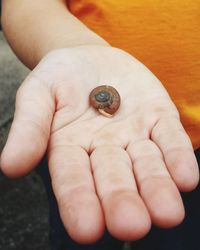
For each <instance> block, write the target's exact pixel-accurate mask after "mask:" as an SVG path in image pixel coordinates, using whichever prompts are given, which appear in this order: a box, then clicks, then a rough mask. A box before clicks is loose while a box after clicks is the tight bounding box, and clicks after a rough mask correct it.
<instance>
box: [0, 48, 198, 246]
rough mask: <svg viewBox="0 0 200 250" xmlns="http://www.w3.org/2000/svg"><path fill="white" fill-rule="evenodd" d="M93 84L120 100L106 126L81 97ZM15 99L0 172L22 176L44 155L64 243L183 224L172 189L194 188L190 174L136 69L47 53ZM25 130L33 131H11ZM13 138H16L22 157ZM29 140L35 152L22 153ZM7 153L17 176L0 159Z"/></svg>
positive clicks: (109, 52) (158, 88)
mask: <svg viewBox="0 0 200 250" xmlns="http://www.w3.org/2000/svg"><path fill="white" fill-rule="evenodd" d="M102 84H108V85H112V86H114V87H115V88H116V89H117V90H118V92H119V93H120V96H121V100H122V102H121V106H120V109H119V110H118V112H117V113H116V115H115V116H113V117H112V118H107V117H104V116H102V115H101V114H99V113H97V111H95V110H94V109H93V108H92V107H90V106H89V102H88V96H89V93H90V91H91V90H92V89H93V88H95V87H96V86H98V85H102ZM23 86H24V87H23ZM32 95H34V97H33V98H32V97H31V96H32ZM18 96H19V97H18V99H19V101H18V102H19V103H20V105H19V106H20V107H21V108H19V110H20V109H21V111H16V113H17V115H16V116H15V120H14V123H13V126H12V129H11V135H10V136H9V140H8V143H7V146H6V147H5V150H4V153H3V157H2V159H3V160H2V163H3V164H2V166H5V172H6V171H7V172H8V173H9V171H10V172H11V174H12V173H16V174H21V173H23V172H27V171H28V170H29V169H30V168H32V167H33V166H34V165H36V163H37V162H38V161H39V160H40V159H41V157H42V156H43V154H44V152H45V150H46V148H47V146H48V157H49V169H50V173H51V178H52V184H53V188H54V192H55V195H56V198H57V201H58V204H59V207H60V213H61V217H62V220H63V222H64V224H65V226H66V229H67V230H68V232H69V233H70V235H71V236H72V238H74V239H75V240H78V241H81V242H87V241H88V242H89V241H93V240H95V239H97V238H98V237H100V235H101V233H102V231H103V229H104V223H105V224H106V226H107V227H108V229H109V231H110V232H111V234H113V235H114V236H116V237H118V238H121V239H137V238H139V237H141V236H143V235H144V234H145V233H146V232H147V231H148V230H149V228H150V224H151V223H150V221H152V222H153V223H155V224H158V225H160V226H163V227H168V226H172V225H176V224H178V223H179V222H180V221H181V220H182V218H183V215H184V209H183V205H182V202H181V198H180V195H179V192H178V189H177V187H178V188H179V189H180V190H191V189H193V188H194V187H195V185H196V184H197V182H198V171H197V165H196V162H195V158H194V155H193V152H192V147H191V144H190V141H189V139H188V137H187V135H186V134H185V132H184V129H183V128H182V126H181V124H180V121H179V116H178V112H177V110H176V108H175V106H174V105H173V103H172V102H171V100H170V98H169V96H168V95H167V93H166V91H165V90H164V88H163V87H162V85H161V84H160V83H159V81H158V80H157V79H156V78H155V77H154V76H153V75H152V74H151V73H150V72H149V71H148V70H147V69H146V68H145V67H144V66H143V65H141V64H140V63H139V62H138V61H136V60H134V59H133V58H132V57H130V56H129V55H127V54H125V53H124V52H122V51H119V50H117V49H114V48H107V47H98V46H81V47H79V48H74V49H66V50H61V51H57V52H53V53H52V54H50V55H49V56H48V57H46V59H44V60H43V61H42V62H41V63H40V64H39V65H38V67H37V68H36V69H35V70H34V71H33V72H32V74H31V75H30V77H29V78H28V79H27V81H26V82H25V84H23V85H22V88H21V91H19V95H18ZM32 99H33V100H32ZM27 100H28V101H27ZM30 100H31V101H30ZM28 102H29V118H27V117H26V118H25V113H26V114H27V112H25V111H24V110H26V107H25V106H26V105H25V104H27V103H28ZM30 104H34V106H31V107H30ZM30 123H31V126H30ZM22 125H23V126H22ZM28 126H29V127H31V128H32V129H28V128H27V131H26V129H24V131H25V132H24V131H23V132H22V131H18V130H20V128H19V127H23V128H26V127H28ZM13 131H14V132H13ZM17 132H18V133H17ZM30 132H31V133H30ZM25 133H26V136H25ZM19 136H21V137H23V139H24V138H25V139H24V140H25V142H24V145H22V146H21V148H20V147H19V146H18V145H16V138H17V139H18V140H19V138H18V137H19ZM13 138H14V139H13ZM31 138H36V142H37V145H35V146H33V147H31V150H28V149H27V145H26V144H28V140H30V139H31ZM47 142H48V143H47ZM38 143H39V144H38ZM38 145H40V146H38ZM13 147H15V150H14V152H16V154H15V155H14V156H13V159H15V166H16V161H17V162H18V164H21V170H15V169H16V168H14V167H13V165H14V164H13V162H12V159H11V160H10V162H9V160H8V156H7V155H9V152H10V151H11V149H12V152H13ZM16 147H18V149H16ZM22 152H23V153H22ZM183 154H184V156H185V158H184V161H183V160H182V155H183ZM19 156H20V157H21V158H20V157H19ZM30 156H32V157H30ZM179 156H180V157H179ZM24 160H26V164H25V165H24V164H22V161H23V162H24ZM27 162H28V163H27ZM188 166H189V167H188ZM13 169H14V170H13ZM19 172H20V173H19ZM158 207H159V209H158Z"/></svg>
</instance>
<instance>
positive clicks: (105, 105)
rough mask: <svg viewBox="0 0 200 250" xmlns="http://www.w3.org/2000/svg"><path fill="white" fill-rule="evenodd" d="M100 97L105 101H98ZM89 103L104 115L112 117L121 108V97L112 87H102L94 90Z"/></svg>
mask: <svg viewBox="0 0 200 250" xmlns="http://www.w3.org/2000/svg"><path fill="white" fill-rule="evenodd" d="M99 97H100V98H103V99H104V100H102V101H101V100H98V98H99ZM89 101H90V105H91V106H92V107H94V108H95V109H97V110H98V111H99V112H100V113H102V114H103V115H105V116H112V115H114V113H115V112H116V111H117V110H118V108H119V106H120V95H119V93H118V92H117V90H116V89H115V88H113V87H112V86H108V85H101V86H98V87H96V88H94V89H93V90H92V92H91V93H90V96H89Z"/></svg>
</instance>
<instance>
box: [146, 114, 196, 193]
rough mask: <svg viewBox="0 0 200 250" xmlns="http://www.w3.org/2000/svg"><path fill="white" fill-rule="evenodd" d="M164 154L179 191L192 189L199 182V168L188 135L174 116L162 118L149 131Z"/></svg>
mask: <svg viewBox="0 0 200 250" xmlns="http://www.w3.org/2000/svg"><path fill="white" fill-rule="evenodd" d="M151 138H152V140H153V141H154V142H155V143H156V144H157V145H158V147H159V148H160V149H161V151H162V152H163V155H164V159H165V163H166V165H167V168H168V170H169V172H170V174H171V176H172V178H173V179H174V181H175V183H176V185H177V186H178V188H179V190H181V191H191V190H193V189H194V188H195V187H196V186H197V184H198V182H199V169H198V164H197V161H196V158H195V155H194V151H193V148H192V145H191V142H190V139H189V137H188V135H187V134H186V132H185V130H184V128H183V126H182V125H181V123H180V120H179V119H178V118H176V117H169V118H162V119H160V120H159V121H158V123H157V124H156V125H155V127H154V128H153V130H152V133H151Z"/></svg>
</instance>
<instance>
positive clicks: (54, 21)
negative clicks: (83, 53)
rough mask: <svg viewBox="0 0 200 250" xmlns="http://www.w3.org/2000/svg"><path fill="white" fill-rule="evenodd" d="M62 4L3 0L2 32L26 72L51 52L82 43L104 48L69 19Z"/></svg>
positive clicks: (62, 1) (47, 0)
mask: <svg viewBox="0 0 200 250" xmlns="http://www.w3.org/2000/svg"><path fill="white" fill-rule="evenodd" d="M65 2H66V1H65V0H42V1H40V0H35V1H29V0H3V3H2V8H3V12H2V26H3V30H4V33H5V35H6V37H7V40H8V42H9V44H10V46H11V47H12V49H13V50H14V52H15V54H16V55H17V56H18V57H19V59H20V60H21V61H22V62H23V63H24V64H25V65H26V66H28V67H29V68H30V69H32V68H34V67H35V66H36V65H37V64H38V62H39V61H40V60H41V58H42V57H43V56H44V55H46V54H47V53H48V52H49V51H51V50H53V49H58V48H63V47H65V48H66V47H72V46H76V45H83V44H85V45H87V44H88V45H89V44H96V45H108V43H107V42H106V41H104V40H103V39H102V38H101V37H99V36H98V35H97V34H95V33H94V32H93V31H91V30H90V29H88V28H87V27H86V26H85V25H84V24H82V23H81V22H80V21H79V20H78V19H77V18H76V17H74V16H73V15H72V14H71V13H70V12H69V11H68V9H67V7H66V3H65ZM8 17H9V18H8Z"/></svg>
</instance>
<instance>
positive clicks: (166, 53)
mask: <svg viewBox="0 0 200 250" xmlns="http://www.w3.org/2000/svg"><path fill="white" fill-rule="evenodd" d="M67 2H68V8H69V10H70V11H71V13H72V14H74V15H75V16H76V17H77V18H79V19H80V20H81V21H82V22H83V23H85V24H86V25H87V26H88V27H89V28H91V29H92V30H93V31H95V32H96V33H97V34H99V35H100V36H102V37H103V38H104V39H105V40H107V41H108V42H109V43H110V44H111V45H112V46H115V47H118V48H121V49H124V50H126V51H127V52H129V53H130V54H132V55H133V56H134V57H136V58H137V59H139V60H140V61H141V62H143V63H144V64H145V65H146V66H147V67H148V68H149V69H150V70H151V71H152V72H153V73H154V74H155V75H156V76H157V77H158V78H159V79H160V80H161V81H162V83H163V84H164V86H165V87H166V89H167V90H168V92H169V94H170V96H171V98H172V99H173V101H174V102H175V104H176V106H177V108H178V110H179V112H180V114H181V120H182V123H183V125H184V127H185V129H186V131H187V132H188V134H189V135H190V138H191V139H192V142H193V146H194V148H197V147H200V1H199V0H167V1H163V0H134V1H131V0H69V1H67Z"/></svg>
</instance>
